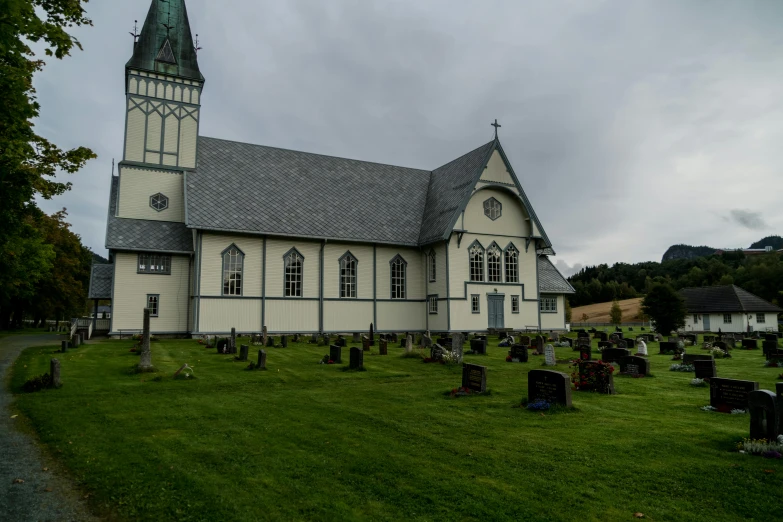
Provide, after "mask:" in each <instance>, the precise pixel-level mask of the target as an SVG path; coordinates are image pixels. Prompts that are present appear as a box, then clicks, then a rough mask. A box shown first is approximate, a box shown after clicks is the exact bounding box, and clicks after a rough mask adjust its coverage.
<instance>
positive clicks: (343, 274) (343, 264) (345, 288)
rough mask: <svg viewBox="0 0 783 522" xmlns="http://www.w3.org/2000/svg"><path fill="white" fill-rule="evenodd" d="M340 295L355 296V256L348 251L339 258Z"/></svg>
mask: <svg viewBox="0 0 783 522" xmlns="http://www.w3.org/2000/svg"><path fill="white" fill-rule="evenodd" d="M340 297H356V258H355V257H353V255H352V254H351V253H350V252H346V253H345V254H344V255H343V257H341V258H340Z"/></svg>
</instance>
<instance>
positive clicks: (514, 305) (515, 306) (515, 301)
mask: <svg viewBox="0 0 783 522" xmlns="http://www.w3.org/2000/svg"><path fill="white" fill-rule="evenodd" d="M511 313H512V314H518V313H519V296H518V295H512V296H511Z"/></svg>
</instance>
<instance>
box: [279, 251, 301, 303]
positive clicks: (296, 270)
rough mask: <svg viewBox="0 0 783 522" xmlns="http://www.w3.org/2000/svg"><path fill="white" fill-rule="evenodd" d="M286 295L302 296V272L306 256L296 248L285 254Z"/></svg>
mask: <svg viewBox="0 0 783 522" xmlns="http://www.w3.org/2000/svg"><path fill="white" fill-rule="evenodd" d="M283 259H284V260H285V296H286V297H302V273H303V270H304V257H303V256H302V254H300V253H299V252H298V251H297V250H296V249H295V248H293V249H291V250H290V251H289V252H288V253H287V254H286V255H285V256H283Z"/></svg>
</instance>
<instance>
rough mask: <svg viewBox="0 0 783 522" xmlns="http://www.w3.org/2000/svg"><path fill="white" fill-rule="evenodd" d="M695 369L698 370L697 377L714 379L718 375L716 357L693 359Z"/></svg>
mask: <svg viewBox="0 0 783 522" xmlns="http://www.w3.org/2000/svg"><path fill="white" fill-rule="evenodd" d="M693 369H694V371H695V372H696V378H697V379H712V378H713V377H717V376H718V369H717V368H716V367H715V359H713V358H712V357H710V358H709V359H701V360H696V361H693Z"/></svg>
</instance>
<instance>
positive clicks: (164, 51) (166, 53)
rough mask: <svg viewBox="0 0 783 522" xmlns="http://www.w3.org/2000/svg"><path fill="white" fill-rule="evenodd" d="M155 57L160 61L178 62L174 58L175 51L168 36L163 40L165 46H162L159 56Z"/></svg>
mask: <svg viewBox="0 0 783 522" xmlns="http://www.w3.org/2000/svg"><path fill="white" fill-rule="evenodd" d="M155 59H156V60H157V61H159V62H166V63H177V60H176V59H175V58H174V51H172V50H171V42H170V41H169V40H168V38H167V39H166V41H165V42H163V46H162V47H161V48H160V51H158V56H157V58H155Z"/></svg>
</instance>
